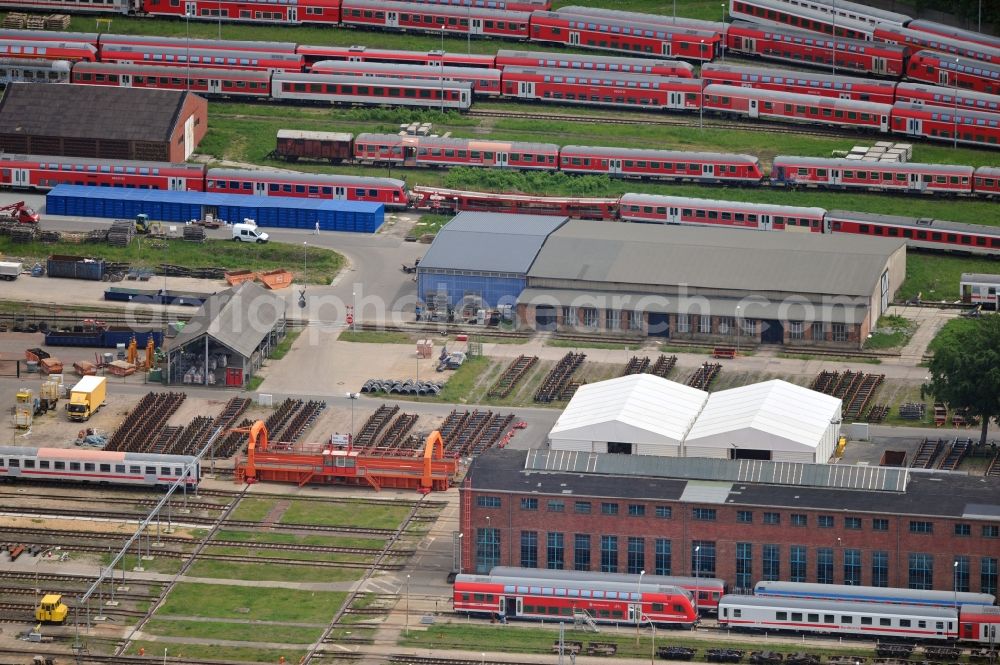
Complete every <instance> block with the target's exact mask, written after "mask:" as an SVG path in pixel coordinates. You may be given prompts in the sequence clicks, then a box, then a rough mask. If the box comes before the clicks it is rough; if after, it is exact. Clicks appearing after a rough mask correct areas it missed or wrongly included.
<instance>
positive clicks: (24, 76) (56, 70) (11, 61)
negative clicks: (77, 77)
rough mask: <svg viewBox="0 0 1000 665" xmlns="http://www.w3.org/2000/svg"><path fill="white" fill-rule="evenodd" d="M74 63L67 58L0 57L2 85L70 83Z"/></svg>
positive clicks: (0, 80)
mask: <svg viewBox="0 0 1000 665" xmlns="http://www.w3.org/2000/svg"><path fill="white" fill-rule="evenodd" d="M71 67H72V64H71V63H70V62H68V61H66V60H21V59H20V58H0V85H7V84H8V83H69V81H70V68H71Z"/></svg>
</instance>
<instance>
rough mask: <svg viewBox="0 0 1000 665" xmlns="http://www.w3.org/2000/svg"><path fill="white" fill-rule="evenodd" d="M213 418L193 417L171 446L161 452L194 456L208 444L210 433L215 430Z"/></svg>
mask: <svg viewBox="0 0 1000 665" xmlns="http://www.w3.org/2000/svg"><path fill="white" fill-rule="evenodd" d="M214 423H215V419H214V418H209V417H208V416H195V417H194V419H193V420H192V421H191V422H189V423H188V424H187V426H185V427H184V431H182V432H181V433H180V436H178V437H177V439H176V440H174V441H173V442H172V443H171V445H170V446H169V447H168V448H166V449H165V450H163V451H162V452H163V453H164V454H166V455H195V454H197V453H198V451H200V450H201V449H202V446H204V445H205V443H206V442H208V439H209V437H210V436H212V432H213V431H214V430H215V428H214V426H213V424H214Z"/></svg>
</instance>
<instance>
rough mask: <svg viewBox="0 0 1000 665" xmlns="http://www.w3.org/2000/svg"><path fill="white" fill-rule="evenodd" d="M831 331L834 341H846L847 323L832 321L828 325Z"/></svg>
mask: <svg viewBox="0 0 1000 665" xmlns="http://www.w3.org/2000/svg"><path fill="white" fill-rule="evenodd" d="M830 328H831V331H832V332H833V341H834V342H846V341H847V324H846V323H833V324H831V326H830Z"/></svg>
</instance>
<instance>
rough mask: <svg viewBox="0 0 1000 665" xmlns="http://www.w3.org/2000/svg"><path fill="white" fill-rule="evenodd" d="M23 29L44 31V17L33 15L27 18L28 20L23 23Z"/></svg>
mask: <svg viewBox="0 0 1000 665" xmlns="http://www.w3.org/2000/svg"><path fill="white" fill-rule="evenodd" d="M25 27H26V28H28V30H44V29H45V17H44V16H36V15H34V14H32V15H30V16H28V20H27V21H26V22H25Z"/></svg>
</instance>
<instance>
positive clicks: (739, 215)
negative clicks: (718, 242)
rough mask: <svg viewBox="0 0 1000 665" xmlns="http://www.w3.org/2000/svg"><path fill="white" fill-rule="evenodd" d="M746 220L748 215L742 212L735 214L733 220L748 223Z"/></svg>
mask: <svg viewBox="0 0 1000 665" xmlns="http://www.w3.org/2000/svg"><path fill="white" fill-rule="evenodd" d="M745 218H746V215H744V214H743V213H742V212H737V213H733V219H734V220H735V221H737V222H743V221H746V220H745Z"/></svg>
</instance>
